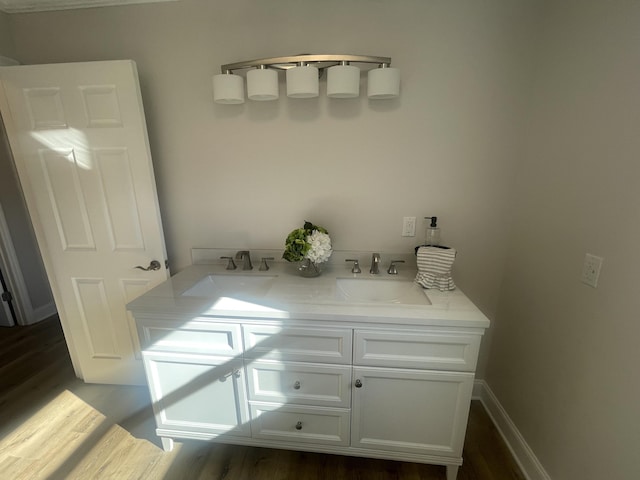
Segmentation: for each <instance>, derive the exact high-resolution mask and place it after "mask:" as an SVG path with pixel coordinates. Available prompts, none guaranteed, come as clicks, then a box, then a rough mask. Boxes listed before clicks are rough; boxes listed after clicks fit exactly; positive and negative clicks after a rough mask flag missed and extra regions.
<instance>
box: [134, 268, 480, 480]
mask: <svg viewBox="0 0 640 480" xmlns="http://www.w3.org/2000/svg"><path fill="white" fill-rule="evenodd" d="M212 268H213V267H206V266H193V267H191V268H190V269H189V270H188V271H186V272H184V273H181V274H179V275H178V276H177V277H175V278H172V279H171V280H170V281H168V282H167V283H165V284H164V285H163V286H160V287H157V288H156V289H155V290H153V291H151V292H148V293H147V294H145V295H143V296H142V297H140V298H139V299H136V300H135V301H134V302H132V303H131V304H129V308H130V309H131V311H132V313H133V315H134V318H135V322H136V327H137V329H138V333H139V337H140V344H141V346H142V358H143V360H144V365H145V369H146V374H147V380H148V383H149V389H150V392H151V397H152V400H153V408H154V414H155V417H156V422H157V430H156V432H157V434H158V435H159V436H160V437H161V438H162V439H163V440H162V441H163V446H164V447H165V449H171V447H172V442H173V439H201V440H207V441H212V442H222V443H233V444H240V445H252V446H260V447H270V448H283V449H292V450H303V451H310V452H320V453H330V454H337V455H353V456H361V457H370V458H380V459H391V460H399V461H409V462H420V463H433V464H438V465H444V466H446V468H447V480H455V478H456V475H457V471H458V467H459V466H460V465H461V464H462V449H463V444H464V437H465V432H466V426H467V417H468V413H469V405H470V401H471V394H472V388H473V381H474V373H475V369H476V362H477V357H478V350H479V346H480V340H481V338H482V335H483V333H484V329H485V328H486V327H487V326H488V325H489V321H488V320H487V318H486V317H485V316H484V315H482V313H481V312H480V311H479V310H478V309H477V308H476V307H475V306H474V305H473V304H472V303H471V302H470V301H469V300H468V299H467V298H466V297H465V296H464V294H463V293H462V292H460V291H453V292H445V293H439V292H431V295H429V300H430V301H431V305H427V306H423V305H419V306H411V305H401V306H397V305H382V304H372V305H369V304H357V305H351V306H349V305H343V304H338V303H335V301H334V303H331V302H327V303H321V302H320V301H319V303H317V304H316V303H312V302H309V301H308V299H309V298H315V296H316V295H320V294H325V293H326V292H333V290H332V288H334V287H335V281H336V279H335V277H330V276H328V275H326V276H324V278H323V277H322V276H321V277H320V278H317V279H311V280H310V281H308V282H303V283H300V282H299V281H298V279H297V278H293V277H290V276H288V274H287V273H286V272H284V271H279V270H277V265H276V266H275V267H274V269H273V270H275V271H276V272H275V273H274V275H275V276H276V280H275V281H274V282H275V284H274V286H273V287H272V291H273V292H276V293H273V295H274V297H269V298H265V299H264V300H260V301H256V302H254V303H251V302H243V301H237V302H228V301H225V302H223V301H218V300H217V299H212V298H207V297H190V296H184V295H183V293H184V292H185V291H188V289H190V288H191V287H192V286H193V285H194V284H195V283H197V282H198V281H200V280H201V279H202V278H205V277H206V275H209V274H210V272H211V270H212ZM238 275H239V276H246V275H248V274H247V273H246V272H244V273H238ZM278 275H279V276H278ZM277 282H282V283H281V284H278V283H277ZM278 295H279V296H278ZM331 295H333V294H331ZM296 298H299V299H301V300H304V299H306V300H307V303H304V302H302V301H301V302H300V303H295V302H294V300H295V299H296ZM330 298H335V297H333V296H331V297H330ZM227 300H228V299H227ZM276 305H277V307H276ZM227 306H229V307H232V308H227Z"/></svg>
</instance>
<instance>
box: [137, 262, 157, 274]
mask: <svg viewBox="0 0 640 480" xmlns="http://www.w3.org/2000/svg"><path fill="white" fill-rule="evenodd" d="M135 268H139V269H140V270H144V271H145V272H148V271H149V270H160V262H159V261H157V260H151V263H150V264H149V266H148V267H146V268H145V267H141V266H140V265H138V266H137V267H135Z"/></svg>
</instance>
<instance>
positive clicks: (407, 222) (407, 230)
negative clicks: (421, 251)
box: [402, 217, 416, 237]
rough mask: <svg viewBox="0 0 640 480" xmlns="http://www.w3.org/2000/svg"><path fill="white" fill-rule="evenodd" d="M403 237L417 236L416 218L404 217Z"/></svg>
mask: <svg viewBox="0 0 640 480" xmlns="http://www.w3.org/2000/svg"><path fill="white" fill-rule="evenodd" d="M402 236H403V237H415V236H416V217H404V218H403V219H402Z"/></svg>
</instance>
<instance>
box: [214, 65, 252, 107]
mask: <svg viewBox="0 0 640 480" xmlns="http://www.w3.org/2000/svg"><path fill="white" fill-rule="evenodd" d="M213 101H214V102H216V103H223V104H237V103H244V81H243V80H242V77H241V76H240V75H233V74H231V73H221V74H219V75H214V76H213Z"/></svg>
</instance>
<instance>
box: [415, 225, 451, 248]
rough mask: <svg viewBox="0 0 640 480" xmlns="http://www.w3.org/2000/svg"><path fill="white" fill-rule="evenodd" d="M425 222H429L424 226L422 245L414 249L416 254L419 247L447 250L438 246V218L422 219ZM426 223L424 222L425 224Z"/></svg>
mask: <svg viewBox="0 0 640 480" xmlns="http://www.w3.org/2000/svg"><path fill="white" fill-rule="evenodd" d="M424 219H425V220H431V223H430V224H429V225H426V227H425V232H424V243H423V244H422V245H418V246H417V247H416V254H417V253H418V249H419V248H420V247H438V248H443V249H449V247H443V246H441V245H440V227H438V217H424ZM425 223H426V222H425Z"/></svg>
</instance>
